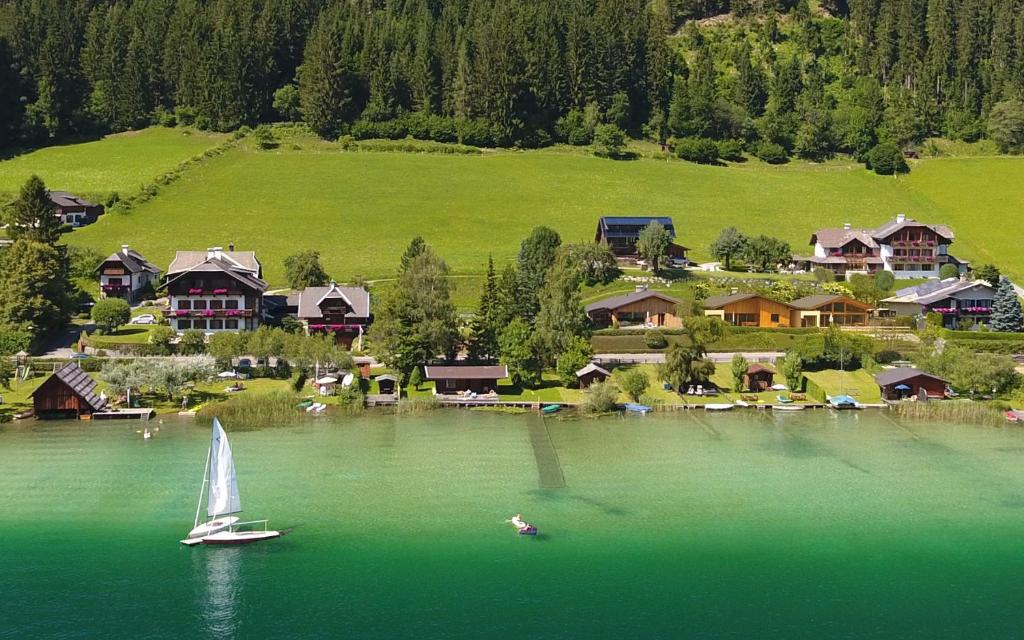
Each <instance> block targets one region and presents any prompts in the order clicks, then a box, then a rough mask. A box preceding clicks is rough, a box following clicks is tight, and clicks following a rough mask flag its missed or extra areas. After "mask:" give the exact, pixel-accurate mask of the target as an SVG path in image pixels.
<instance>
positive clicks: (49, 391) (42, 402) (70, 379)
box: [32, 362, 107, 420]
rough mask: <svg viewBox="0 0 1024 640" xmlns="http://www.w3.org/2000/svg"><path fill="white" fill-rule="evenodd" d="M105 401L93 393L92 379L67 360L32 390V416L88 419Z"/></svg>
mask: <svg viewBox="0 0 1024 640" xmlns="http://www.w3.org/2000/svg"><path fill="white" fill-rule="evenodd" d="M106 404H107V401H106V400H105V399H104V398H101V397H100V396H99V395H97V394H96V381H95V380H93V379H92V378H91V377H89V374H87V373H86V372H85V371H83V370H82V368H81V367H79V366H78V363H76V362H69V363H68V364H66V365H64V366H63V367H61V368H60V369H58V370H57V371H56V372H54V373H53V374H51V375H50V377H49V378H47V379H46V380H45V381H44V382H43V384H41V385H39V388H38V389H36V390H35V391H33V392H32V408H33V411H34V412H35V416H36V418H43V419H47V418H78V419H79V420H90V419H92V414H93V413H95V412H97V411H102V410H103V407H104V406H106Z"/></svg>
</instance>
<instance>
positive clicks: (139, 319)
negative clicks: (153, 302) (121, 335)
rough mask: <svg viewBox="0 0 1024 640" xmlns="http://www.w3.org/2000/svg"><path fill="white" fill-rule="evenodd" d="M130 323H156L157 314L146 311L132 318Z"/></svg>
mask: <svg viewBox="0 0 1024 640" xmlns="http://www.w3.org/2000/svg"><path fill="white" fill-rule="evenodd" d="M128 324H156V316H154V315H153V314H151V313H144V314H142V315H139V316H135V317H134V318H132V319H131V322H129V323H128Z"/></svg>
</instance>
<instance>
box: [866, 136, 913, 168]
mask: <svg viewBox="0 0 1024 640" xmlns="http://www.w3.org/2000/svg"><path fill="white" fill-rule="evenodd" d="M867 168H868V169H871V170H872V171H874V172H875V173H877V174H878V175H880V176H891V175H894V174H896V173H907V172H909V171H910V167H909V166H907V161H906V160H904V159H903V152H902V151H901V150H900V148H899V147H898V146H897V145H896V144H895V143H893V142H880V143H878V144H876V145H875V146H874V147H873V148H872V149H871V151H868V159H867Z"/></svg>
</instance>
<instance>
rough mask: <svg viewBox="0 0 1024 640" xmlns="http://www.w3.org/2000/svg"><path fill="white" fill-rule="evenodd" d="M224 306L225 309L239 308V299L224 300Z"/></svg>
mask: <svg viewBox="0 0 1024 640" xmlns="http://www.w3.org/2000/svg"><path fill="white" fill-rule="evenodd" d="M224 308H225V309H237V308H238V300H225V301H224Z"/></svg>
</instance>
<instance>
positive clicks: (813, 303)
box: [789, 293, 868, 310]
mask: <svg viewBox="0 0 1024 640" xmlns="http://www.w3.org/2000/svg"><path fill="white" fill-rule="evenodd" d="M836 300H842V301H844V302H856V303H857V304H863V305H864V306H865V307H867V306H868V305H866V304H864V303H863V302H859V301H857V300H854V299H853V298H847V297H846V296H840V295H831V294H827V293H826V294H819V295H816V296H804V297H803V298H799V299H797V300H794V301H792V302H790V303H789V306H791V307H793V308H794V309H804V310H807V309H817V308H818V307H820V306H822V305H826V304H828V303H830V302H835V301H836Z"/></svg>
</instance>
